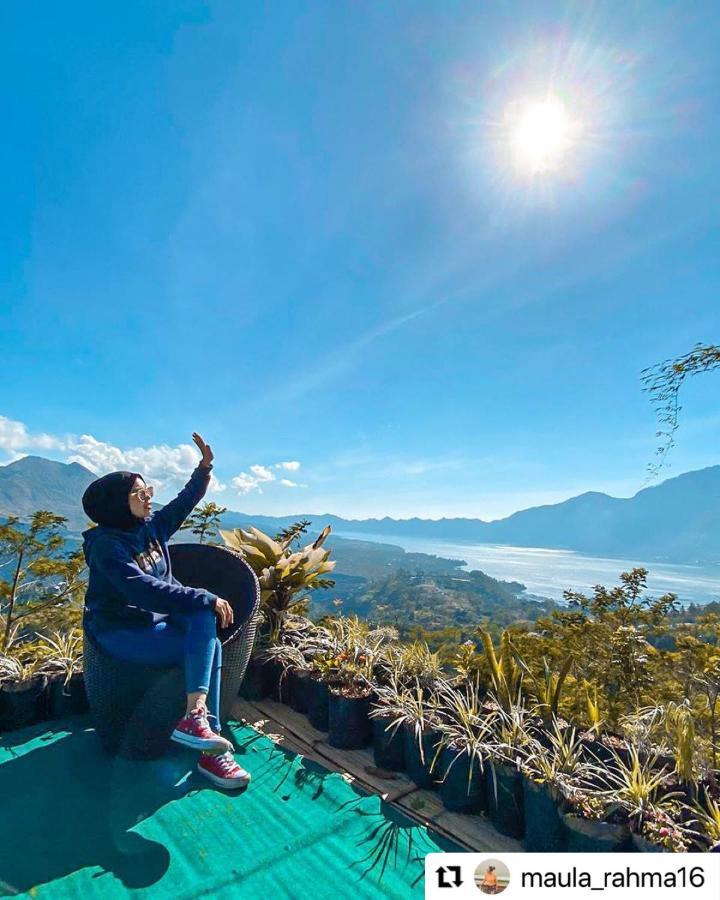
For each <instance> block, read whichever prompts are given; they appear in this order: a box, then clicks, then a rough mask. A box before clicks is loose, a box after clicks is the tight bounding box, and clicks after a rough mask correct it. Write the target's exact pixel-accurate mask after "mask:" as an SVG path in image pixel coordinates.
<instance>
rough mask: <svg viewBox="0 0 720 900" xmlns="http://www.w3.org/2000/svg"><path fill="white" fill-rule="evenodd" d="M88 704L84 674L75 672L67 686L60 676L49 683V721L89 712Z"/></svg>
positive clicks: (62, 676)
mask: <svg viewBox="0 0 720 900" xmlns="http://www.w3.org/2000/svg"><path fill="white" fill-rule="evenodd" d="M87 710H88V702H87V695H86V693H85V681H84V679H83V675H82V672H75V674H74V675H72V676H71V678H70V681H69V682H68V683H67V684H65V676H64V675H59V676H56V677H54V678H51V679H50V680H49V682H48V698H47V714H48V718H49V719H63V718H65V716H74V715H78V714H79V713H84V712H87Z"/></svg>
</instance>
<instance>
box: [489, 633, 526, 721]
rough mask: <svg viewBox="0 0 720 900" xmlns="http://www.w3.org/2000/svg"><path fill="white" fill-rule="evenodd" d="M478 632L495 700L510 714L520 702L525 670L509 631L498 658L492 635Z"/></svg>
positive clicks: (502, 642)
mask: <svg viewBox="0 0 720 900" xmlns="http://www.w3.org/2000/svg"><path fill="white" fill-rule="evenodd" d="M478 632H479V634H480V639H481V640H482V644H483V648H484V650H485V656H486V658H487V662H488V665H489V667H490V680H491V684H492V690H493V693H494V695H495V699H496V701H497V703H498V704H499V705H500V707H501V709H503V710H504V711H505V712H506V713H508V714H509V713H511V711H512V708H513V706H514V705H515V704H516V703H517V702H518V698H519V697H520V695H521V691H522V682H523V670H522V668H521V667H520V666H519V665H518V663H517V660H516V654H515V653H514V651H513V647H512V644H511V641H510V635H509V633H508V632H507V631H503V633H502V637H501V638H500V654H499V656H498V655H497V654H496V653H495V647H494V646H493V642H492V637H491V636H490V633H489V632H488V631H485V630H484V629H482V628H480V629H478Z"/></svg>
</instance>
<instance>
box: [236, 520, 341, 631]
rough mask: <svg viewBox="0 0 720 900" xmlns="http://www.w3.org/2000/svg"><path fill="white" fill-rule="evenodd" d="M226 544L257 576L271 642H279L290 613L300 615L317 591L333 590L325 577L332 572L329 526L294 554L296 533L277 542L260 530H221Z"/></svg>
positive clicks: (331, 583) (331, 584)
mask: <svg viewBox="0 0 720 900" xmlns="http://www.w3.org/2000/svg"><path fill="white" fill-rule="evenodd" d="M220 534H221V536H222V538H223V540H224V541H225V543H226V545H227V546H228V547H230V548H231V549H232V550H234V551H235V552H237V553H239V554H240V555H241V556H242V557H243V559H245V561H246V562H247V563H248V565H249V566H250V567H251V568H252V570H253V571H254V572H255V574H256V575H257V576H258V581H259V582H260V598H261V602H262V609H263V614H264V620H265V621H264V627H265V629H266V630H267V632H268V634H269V637H270V641H271V642H274V641H277V639H278V638H279V636H280V634H281V633H282V631H283V628H284V626H285V622H286V619H287V617H288V614H289V613H290V612H291V611H294V612H299V611H301V609H302V604H304V603H305V601H307V600H308V599H309V596H310V592H311V591H313V590H316V589H317V588H328V587H333V586H334V585H335V582H334V581H332V579H329V578H324V577H323V576H324V575H326V574H327V573H329V572H332V571H333V569H334V568H335V562H334V561H330V558H329V557H330V550H325V549H323V546H322V545H323V544H324V542H325V540H326V539H327V537H328V535H329V534H330V526H329V525H328V526H327V527H326V528H324V529H323V531H322V532H321V534H320V535H319V536H318V538H317V539H316V540H315V541H313V543H312V544H308V545H307V546H305V547H303V548H302V549H300V550H298V551H296V552H292V548H291V544H292V541H293V540H294V538H295V537H296V536H297V534H296V533H290V534H288V536H287V537H286V538H285V539H284V540H282V541H276V540H274V539H273V538H271V537H269V536H268V535H267V534H264V533H263V532H262V531H260V530H259V529H257V528H249V529H248V530H247V531H246V530H244V529H242V528H236V529H235V530H234V531H223V530H221V531H220Z"/></svg>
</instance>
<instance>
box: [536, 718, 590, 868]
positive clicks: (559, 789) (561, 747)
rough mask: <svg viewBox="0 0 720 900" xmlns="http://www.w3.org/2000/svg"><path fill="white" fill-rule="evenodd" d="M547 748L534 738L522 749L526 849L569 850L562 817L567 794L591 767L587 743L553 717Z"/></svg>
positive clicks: (543, 851)
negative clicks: (564, 798) (561, 813)
mask: <svg viewBox="0 0 720 900" xmlns="http://www.w3.org/2000/svg"><path fill="white" fill-rule="evenodd" d="M547 739H548V740H547V745H546V744H544V743H543V742H541V741H539V740H537V738H532V737H531V739H530V740H529V741H528V743H527V745H526V746H524V747H523V748H522V757H521V759H522V762H521V770H522V790H523V811H524V816H525V849H526V850H527V851H529V852H531V853H550V852H555V851H559V850H564V849H565V834H566V833H565V829H564V828H563V825H562V820H561V818H560V807H561V805H562V802H563V797H564V795H565V794H566V793H567V792H568V789H569V788H570V787H571V785H572V784H574V783H576V782H577V780H578V779H580V778H582V776H583V774H584V771H585V768H586V766H587V764H586V762H585V761H584V759H583V744H582V740H581V739H580V737H579V736H578V734H577V732H576V731H575V729H574V728H570V729H565V728H562V727H561V725H560V723H559V722H558V720H557V719H556V718H553V721H552V725H551V728H550V730H549V731H548V732H547Z"/></svg>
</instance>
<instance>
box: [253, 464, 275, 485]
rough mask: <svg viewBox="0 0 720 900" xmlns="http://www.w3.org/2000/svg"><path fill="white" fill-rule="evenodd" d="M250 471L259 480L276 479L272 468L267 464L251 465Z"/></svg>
mask: <svg viewBox="0 0 720 900" xmlns="http://www.w3.org/2000/svg"><path fill="white" fill-rule="evenodd" d="M250 471H251V472H252V473H253V475H254V476H255V477H256V478H257V480H258V481H275V476H274V475H273V473H272V472H271V471H270V469H268V468H267V466H259V465H254V466H250Z"/></svg>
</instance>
